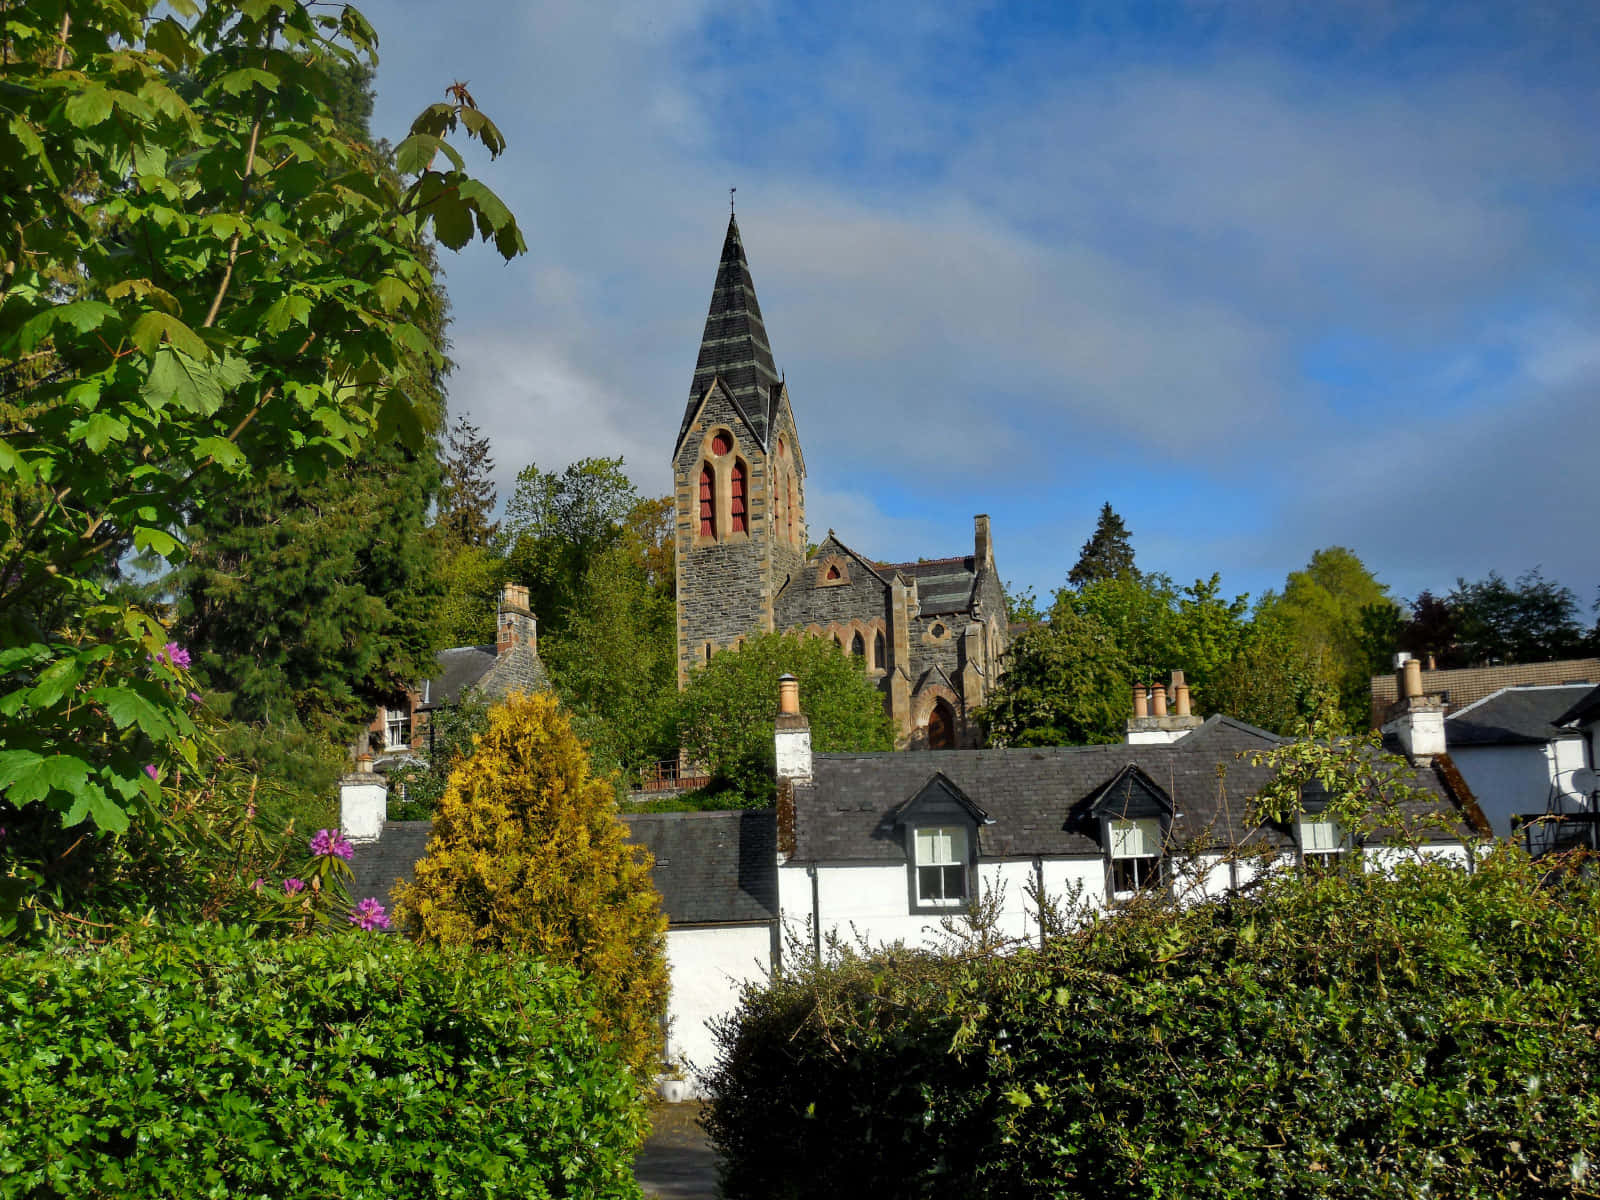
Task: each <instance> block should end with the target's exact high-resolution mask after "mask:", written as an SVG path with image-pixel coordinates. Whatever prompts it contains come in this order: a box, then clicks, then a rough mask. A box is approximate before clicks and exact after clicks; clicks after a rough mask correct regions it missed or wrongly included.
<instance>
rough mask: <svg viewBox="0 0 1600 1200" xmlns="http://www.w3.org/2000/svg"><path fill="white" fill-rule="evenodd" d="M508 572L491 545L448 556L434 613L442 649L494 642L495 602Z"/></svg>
mask: <svg viewBox="0 0 1600 1200" xmlns="http://www.w3.org/2000/svg"><path fill="white" fill-rule="evenodd" d="M507 569H508V568H507V567H506V561H505V559H503V558H502V557H500V555H499V554H497V553H496V552H495V550H494V548H493V547H490V546H457V547H456V548H455V549H454V550H453V551H451V552H450V553H448V554H447V555H446V556H445V558H444V560H443V561H442V563H441V564H440V568H439V584H440V589H441V595H440V597H439V600H438V602H437V606H436V608H435V609H434V614H433V615H434V622H435V625H436V628H437V630H438V640H439V644H440V645H441V646H484V645H488V644H489V643H491V642H493V641H494V640H495V625H494V623H495V601H496V599H497V598H498V597H499V595H500V589H501V586H502V585H503V584H504V583H505V582H506V579H507V575H506V572H507Z"/></svg>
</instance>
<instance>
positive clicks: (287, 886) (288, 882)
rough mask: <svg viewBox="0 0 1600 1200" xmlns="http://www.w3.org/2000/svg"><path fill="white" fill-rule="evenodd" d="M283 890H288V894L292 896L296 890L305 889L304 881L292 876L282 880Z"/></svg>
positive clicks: (301, 890)
mask: <svg viewBox="0 0 1600 1200" xmlns="http://www.w3.org/2000/svg"><path fill="white" fill-rule="evenodd" d="M283 890H284V891H286V892H288V893H289V895H291V896H293V895H295V894H296V893H297V892H303V891H305V890H306V881H305V880H304V879H294V878H292V877H291V878H289V879H285V880H284V881H283Z"/></svg>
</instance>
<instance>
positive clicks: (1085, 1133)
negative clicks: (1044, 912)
mask: <svg viewBox="0 0 1600 1200" xmlns="http://www.w3.org/2000/svg"><path fill="white" fill-rule="evenodd" d="M1545 865H1547V864H1545ZM1597 944H1600V888H1597V887H1596V885H1595V883H1594V882H1593V880H1592V879H1590V878H1587V877H1584V876H1582V875H1577V874H1567V875H1563V876H1561V877H1560V878H1559V880H1552V878H1551V877H1550V876H1548V875H1547V874H1546V873H1544V872H1542V871H1541V870H1540V869H1539V868H1538V867H1535V866H1534V865H1532V864H1530V863H1529V862H1528V860H1527V859H1526V858H1525V857H1524V856H1522V855H1520V854H1519V853H1518V852H1516V851H1514V850H1506V851H1500V852H1497V853H1496V854H1494V855H1493V856H1491V857H1490V858H1489V860H1488V861H1487V862H1486V863H1484V864H1482V865H1481V866H1480V869H1479V870H1478V871H1476V872H1475V873H1472V874H1468V873H1467V872H1465V871H1462V870H1459V869H1456V868H1452V867H1449V866H1445V865H1414V866H1407V867H1405V868H1402V869H1400V870H1399V871H1398V872H1397V873H1395V874H1393V875H1389V876H1385V875H1381V874H1365V873H1362V872H1360V871H1351V872H1341V873H1336V874H1333V875H1330V876H1327V877H1324V878H1320V879H1317V880H1312V881H1307V880H1302V879H1299V878H1285V879H1283V880H1279V881H1275V882H1273V883H1272V884H1270V885H1268V886H1267V887H1265V888H1263V889H1262V892H1261V894H1260V895H1258V896H1254V897H1251V898H1235V899H1233V900H1230V901H1228V902H1222V903H1216V904H1208V905H1199V906H1195V907H1193V908H1189V909H1187V910H1184V911H1181V912H1174V911H1171V910H1161V909H1157V908H1154V907H1152V908H1150V909H1148V910H1144V911H1136V912H1130V913H1127V914H1120V915H1114V916H1111V917H1109V918H1106V919H1104V920H1100V921H1096V922H1092V923H1090V924H1089V925H1087V926H1085V927H1083V928H1081V929H1079V930H1078V931H1076V932H1075V933H1073V934H1071V935H1069V936H1067V937H1064V938H1061V939H1059V940H1057V941H1055V942H1052V943H1051V944H1050V945H1049V946H1048V947H1047V948H1046V949H1044V950H1042V951H1024V952H1019V953H1017V954H1014V955H1012V956H1009V957H1004V958H998V957H993V956H973V957H969V958H961V957H946V958H937V957H933V956H930V955H925V954H913V953H909V952H905V951H898V950H896V951H882V952H878V953H876V954H874V955H870V956H866V957H862V956H857V955H849V954H845V955H839V956H836V957H835V958H834V960H833V961H831V962H829V963H827V964H826V965H823V966H814V965H800V966H799V967H798V969H797V970H794V971H793V972H792V973H791V974H790V975H788V976H787V977H785V978H781V979H779V980H778V981H777V982H776V983H775V984H774V985H773V986H772V987H771V988H769V989H766V990H761V989H755V988H752V989H750V990H748V991H747V992H746V994H745V996H744V997H743V1000H742V1002H741V1005H740V1008H739V1009H738V1011H737V1012H736V1014H735V1015H734V1017H733V1018H731V1019H730V1020H729V1021H728V1022H727V1023H725V1024H724V1026H723V1027H722V1029H721V1030H720V1040H721V1044H722V1053H721V1057H720V1060H719V1062H718V1064H717V1067H716V1068H715V1070H714V1072H713V1075H712V1078H711V1080H710V1091H711V1097H712V1098H711V1102H710V1109H709V1117H708V1126H709V1128H710V1130H711V1132H712V1136H713V1138H714V1140H715V1141H716V1142H717V1143H718V1145H719V1146H720V1148H721V1150H722V1152H723V1154H724V1156H725V1165H724V1183H725V1187H726V1190H727V1194H728V1195H729V1196H731V1197H754V1196H761V1197H764V1198H765V1197H810V1196H817V1197H823V1196H828V1197H832V1196H837V1195H841V1194H858V1195H859V1194H871V1195H875V1196H878V1197H882V1198H885V1200H887V1198H889V1197H896V1196H906V1197H911V1196H926V1195H930V1194H935V1193H936V1192H937V1193H938V1194H945V1195H960V1196H972V1197H982V1196H992V1197H1031V1196H1050V1197H1077V1196H1084V1197H1089V1196H1093V1197H1109V1198H1117V1197H1128V1198H1130V1200H1131V1198H1132V1197H1135V1196H1137V1197H1155V1196H1163V1197H1164V1196H1187V1195H1203V1196H1207V1197H1257V1196H1259V1197H1269V1196H1274V1197H1275V1196H1295V1197H1347V1196H1374V1197H1376V1196H1395V1195H1422V1194H1431V1195H1435V1196H1548V1197H1555V1196H1577V1195H1594V1194H1596V1191H1597V1188H1600V1166H1597V1165H1596V1163H1595V1158H1596V1151H1595V1149H1594V1148H1595V1147H1596V1146H1600V1098H1597V1097H1600V1043H1597V1036H1600V1030H1597V1027H1596V1014H1597V1012H1600V956H1597V955H1596V954H1595V953H1594V947H1595V946H1596V945H1597ZM802 962H803V960H802Z"/></svg>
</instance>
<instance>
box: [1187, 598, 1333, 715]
mask: <svg viewBox="0 0 1600 1200" xmlns="http://www.w3.org/2000/svg"><path fill="white" fill-rule="evenodd" d="M1325 675H1326V671H1325V669H1324V668H1323V666H1322V658H1321V656H1318V657H1309V656H1308V655H1307V654H1306V652H1305V649H1304V647H1303V646H1302V645H1301V644H1300V642H1299V640H1298V639H1297V638H1296V637H1295V634H1294V630H1293V629H1292V628H1291V627H1290V625H1289V622H1288V621H1287V619H1285V617H1284V615H1283V614H1282V612H1281V611H1280V609H1279V607H1278V605H1277V604H1276V603H1275V602H1273V601H1270V600H1269V601H1268V602H1266V603H1264V604H1258V605H1257V606H1256V611H1255V614H1254V616H1253V617H1252V619H1251V621H1250V623H1249V624H1248V625H1246V626H1244V628H1243V629H1242V630H1241V631H1240V637H1239V646H1238V651H1237V653H1236V654H1235V655H1234V657H1233V658H1231V659H1229V660H1228V661H1227V662H1225V663H1223V664H1222V665H1221V667H1219V668H1218V670H1217V673H1216V676H1215V678H1213V679H1212V681H1211V682H1210V683H1209V684H1208V685H1207V687H1206V689H1205V695H1204V697H1203V699H1202V701H1201V703H1202V704H1203V706H1204V707H1203V709H1201V711H1210V712H1218V713H1226V714H1227V715H1228V716H1230V717H1236V718H1237V719H1239V720H1241V721H1247V722H1249V723H1250V724H1252V725H1255V726H1257V727H1259V728H1261V729H1265V730H1268V731H1270V732H1272V733H1276V734H1281V735H1283V736H1286V737H1287V736H1288V735H1290V734H1292V733H1294V731H1295V730H1296V729H1297V728H1298V727H1299V726H1300V725H1301V724H1302V723H1303V722H1304V721H1305V720H1306V719H1307V718H1309V717H1310V716H1311V715H1312V713H1313V712H1314V711H1315V709H1316V706H1317V703H1318V701H1319V698H1321V697H1323V696H1325V695H1326V694H1327V692H1328V690H1329V689H1328V688H1327V687H1326V686H1325V684H1324V682H1323V680H1324V677H1325Z"/></svg>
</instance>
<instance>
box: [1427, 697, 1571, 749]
mask: <svg viewBox="0 0 1600 1200" xmlns="http://www.w3.org/2000/svg"><path fill="white" fill-rule="evenodd" d="M1595 690H1596V689H1594V688H1591V687H1590V686H1589V685H1588V684H1583V683H1580V684H1573V685H1570V686H1567V687H1513V688H1507V689H1506V690H1505V691H1503V692H1501V693H1500V694H1499V695H1496V696H1490V697H1489V698H1488V699H1486V700H1481V701H1479V702H1478V703H1476V704H1473V705H1471V706H1469V707H1467V708H1464V709H1462V710H1460V711H1459V712H1457V713H1455V714H1453V715H1452V716H1450V717H1448V718H1447V719H1446V720H1445V726H1444V728H1445V741H1446V743H1447V744H1448V745H1450V746H1497V745H1525V746H1526V745H1543V744H1544V743H1545V742H1550V741H1554V740H1555V739H1556V738H1558V737H1575V736H1577V734H1576V733H1575V731H1573V730H1563V729H1561V728H1559V727H1558V725H1559V723H1560V722H1561V720H1562V718H1563V717H1565V716H1566V715H1567V713H1568V712H1569V711H1571V710H1572V708H1573V707H1574V706H1575V705H1577V704H1578V703H1579V702H1580V701H1581V700H1582V699H1583V698H1584V697H1585V696H1587V695H1588V694H1589V693H1590V692H1592V691H1595Z"/></svg>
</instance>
